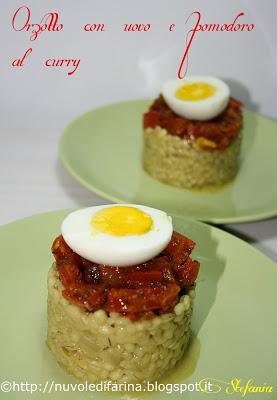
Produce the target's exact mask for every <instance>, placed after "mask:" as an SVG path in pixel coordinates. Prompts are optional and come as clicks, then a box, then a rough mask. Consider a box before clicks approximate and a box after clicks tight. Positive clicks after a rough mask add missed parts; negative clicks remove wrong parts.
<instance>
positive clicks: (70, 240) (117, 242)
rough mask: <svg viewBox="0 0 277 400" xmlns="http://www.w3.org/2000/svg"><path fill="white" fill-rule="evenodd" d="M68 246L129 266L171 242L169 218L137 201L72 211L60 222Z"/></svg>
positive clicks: (94, 257)
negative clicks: (134, 203)
mask: <svg viewBox="0 0 277 400" xmlns="http://www.w3.org/2000/svg"><path fill="white" fill-rule="evenodd" d="M61 232H62V235H63V238H64V240H65V241H66V243H67V244H68V246H69V247H70V248H71V249H72V250H73V251H74V252H75V253H77V254H79V255H80V256H82V257H84V258H86V259H87V260H89V261H92V262H95V263H98V264H105V265H111V266H119V267H121V266H131V265H135V264H140V263H143V262H145V261H148V260H150V259H151V258H153V257H155V256H157V255H158V254H159V253H160V252H161V251H162V250H164V249H165V247H166V246H167V244H168V243H169V242H170V239H171V236H172V233H173V227H172V222H171V218H170V217H169V216H168V215H167V214H166V213H165V212H163V211H160V210H157V209H154V208H151V207H146V206H140V205H132V204H123V205H120V204H114V205H105V206H96V207H89V208H85V209H81V210H78V211H74V212H72V213H71V214H69V215H68V216H67V217H66V218H65V220H64V221H63V223H62V226H61Z"/></svg>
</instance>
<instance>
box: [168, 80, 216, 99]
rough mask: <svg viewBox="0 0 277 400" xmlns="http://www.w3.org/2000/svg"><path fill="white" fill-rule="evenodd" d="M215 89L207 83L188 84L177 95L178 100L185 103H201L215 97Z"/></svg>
mask: <svg viewBox="0 0 277 400" xmlns="http://www.w3.org/2000/svg"><path fill="white" fill-rule="evenodd" d="M215 90H216V89H215V87H214V86H212V85H209V84H208V83H205V82H194V83H186V84H185V85H183V86H181V87H180V88H179V89H178V90H177V91H176V93H175V95H176V97H177V99H180V100H185V101H199V100H204V99H207V98H208V97H211V96H213V94H214V93H215Z"/></svg>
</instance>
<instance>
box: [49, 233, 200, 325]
mask: <svg viewBox="0 0 277 400" xmlns="http://www.w3.org/2000/svg"><path fill="white" fill-rule="evenodd" d="M194 247H195V243H194V242H193V241H192V240H191V239H189V238H187V237H185V236H183V235H181V234H179V233H177V232H174V233H173V235H172V238H171V241H170V243H169V244H168V246H167V247H166V249H165V250H164V251H163V252H162V253H161V254H159V255H158V256H157V257H155V258H153V259H152V260H149V261H147V262H145V263H143V264H139V265H134V266H131V267H111V266H108V265H101V264H96V263H93V262H90V261H88V260H86V259H85V258H83V257H81V256H79V255H78V254H76V253H74V251H72V250H71V248H70V247H69V246H68V245H67V244H66V242H65V240H64V239H63V237H62V236H58V237H57V238H56V239H55V241H54V243H53V245H52V252H53V254H54V257H55V259H56V265H57V270H58V274H59V277H60V279H61V281H62V284H63V286H64V290H63V296H64V297H65V298H66V299H67V300H68V301H70V302H71V303H74V304H77V305H78V306H80V307H82V308H84V309H85V310H87V311H96V310H98V309H100V308H101V309H104V310H106V311H107V312H112V311H115V312H119V313H121V314H123V315H126V316H127V317H128V318H129V319H130V320H132V321H135V320H138V319H140V318H145V319H149V318H152V317H153V316H155V315H157V314H162V313H165V312H170V311H172V310H173V308H174V306H175V305H176V304H177V303H178V301H179V298H180V295H181V294H182V293H183V292H184V290H186V289H188V288H189V287H191V286H192V285H193V284H194V282H195V280H196V278H197V274H198V271H199V263H198V261H193V260H192V259H191V258H190V254H191V252H192V250H193V249H194Z"/></svg>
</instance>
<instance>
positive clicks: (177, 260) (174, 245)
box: [165, 232, 195, 271]
mask: <svg viewBox="0 0 277 400" xmlns="http://www.w3.org/2000/svg"><path fill="white" fill-rule="evenodd" d="M194 247H195V243H194V241H193V240H191V239H189V238H187V237H186V236H183V235H181V234H180V233H178V232H173V235H172V238H171V241H170V242H169V244H168V245H167V247H166V249H165V252H166V253H168V254H169V255H170V256H171V257H172V267H173V270H174V271H175V270H177V269H178V266H179V265H181V264H183V263H184V262H185V261H186V260H187V258H188V257H189V255H190V253H191V252H192V250H193V249H194Z"/></svg>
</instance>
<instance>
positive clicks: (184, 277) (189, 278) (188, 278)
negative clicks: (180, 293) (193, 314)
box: [175, 257, 200, 289]
mask: <svg viewBox="0 0 277 400" xmlns="http://www.w3.org/2000/svg"><path fill="white" fill-rule="evenodd" d="M199 268H200V264H199V262H198V261H193V260H192V259H191V258H190V257H189V258H188V259H187V261H186V263H185V264H184V265H183V266H182V267H180V268H179V269H178V270H177V271H176V273H175V275H176V278H177V282H178V284H179V285H180V286H181V288H182V289H184V288H185V287H188V286H191V285H193V284H194V282H195V280H196V278H197V275H198V272H199Z"/></svg>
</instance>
